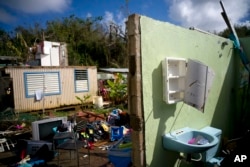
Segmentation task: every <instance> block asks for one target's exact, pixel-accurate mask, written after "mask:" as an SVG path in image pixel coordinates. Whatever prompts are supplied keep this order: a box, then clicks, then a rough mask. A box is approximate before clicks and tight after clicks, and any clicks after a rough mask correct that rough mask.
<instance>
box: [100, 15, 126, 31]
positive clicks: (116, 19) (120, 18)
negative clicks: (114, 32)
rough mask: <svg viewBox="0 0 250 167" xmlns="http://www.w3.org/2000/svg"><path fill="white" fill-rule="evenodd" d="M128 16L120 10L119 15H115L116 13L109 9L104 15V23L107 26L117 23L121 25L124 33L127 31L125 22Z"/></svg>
mask: <svg viewBox="0 0 250 167" xmlns="http://www.w3.org/2000/svg"><path fill="white" fill-rule="evenodd" d="M126 20H127V18H126V17H124V15H123V13H122V12H121V11H120V12H118V13H117V15H115V16H114V14H113V13H112V12H109V11H105V14H104V17H103V24H104V25H105V26H106V27H109V25H110V24H116V25H117V26H119V27H120V28H121V30H122V33H124V32H125V28H126V25H125V22H126Z"/></svg>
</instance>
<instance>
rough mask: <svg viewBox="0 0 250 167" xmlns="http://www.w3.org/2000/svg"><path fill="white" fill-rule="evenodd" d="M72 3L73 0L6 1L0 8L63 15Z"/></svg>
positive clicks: (0, 4)
mask: <svg viewBox="0 0 250 167" xmlns="http://www.w3.org/2000/svg"><path fill="white" fill-rule="evenodd" d="M71 2H72V0H6V1H5V0H4V1H0V6H5V7H8V8H10V9H13V10H16V11H19V12H24V13H29V14H34V13H44V12H59V13H62V12H63V11H64V10H65V9H67V8H68V7H69V6H70V5H71Z"/></svg>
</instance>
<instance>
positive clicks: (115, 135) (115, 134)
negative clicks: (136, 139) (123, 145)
mask: <svg viewBox="0 0 250 167" xmlns="http://www.w3.org/2000/svg"><path fill="white" fill-rule="evenodd" d="M122 137H123V127H122V126H121V127H119V126H111V127H110V140H111V141H115V140H119V139H121V138H122Z"/></svg>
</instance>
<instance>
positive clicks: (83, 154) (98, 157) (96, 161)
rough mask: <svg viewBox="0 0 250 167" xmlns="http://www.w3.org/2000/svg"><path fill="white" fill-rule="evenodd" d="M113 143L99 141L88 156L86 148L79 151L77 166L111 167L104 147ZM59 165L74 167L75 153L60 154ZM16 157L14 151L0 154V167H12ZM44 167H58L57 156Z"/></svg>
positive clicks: (65, 152)
mask: <svg viewBox="0 0 250 167" xmlns="http://www.w3.org/2000/svg"><path fill="white" fill-rule="evenodd" d="M112 144H114V142H109V141H100V142H97V143H96V144H95V146H94V147H93V148H92V149H90V156H88V150H87V148H82V149H80V150H79V164H80V166H89V167H113V165H112V164H111V163H110V162H109V159H108V153H107V149H105V148H106V147H105V146H110V145H112ZM59 158H60V165H59V166H61V167H76V166H77V161H76V159H75V153H74V152H71V154H70V152H69V151H62V152H60V156H59ZM17 159H18V157H17V156H16V154H15V152H14V149H13V148H12V150H7V151H5V152H0V167H8V166H14V164H16V162H18V161H17ZM45 166H48V167H58V156H55V157H54V158H53V159H52V160H51V161H48V162H47V164H46V165H45Z"/></svg>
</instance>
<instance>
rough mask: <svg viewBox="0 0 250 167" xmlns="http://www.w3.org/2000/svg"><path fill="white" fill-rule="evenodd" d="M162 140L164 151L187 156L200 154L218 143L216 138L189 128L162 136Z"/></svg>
mask: <svg viewBox="0 0 250 167" xmlns="http://www.w3.org/2000/svg"><path fill="white" fill-rule="evenodd" d="M162 138H163V147H164V148H165V149H167V150H172V151H177V152H183V153H187V154H191V153H202V152H204V151H206V150H208V149H210V148H211V147H213V146H215V145H216V144H217V143H218V141H219V140H218V138H217V137H216V136H213V135H211V134H208V133H205V132H202V131H199V130H196V129H192V128H189V127H185V128H182V129H179V130H176V131H174V132H171V133H167V134H164V135H163V137H162Z"/></svg>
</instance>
